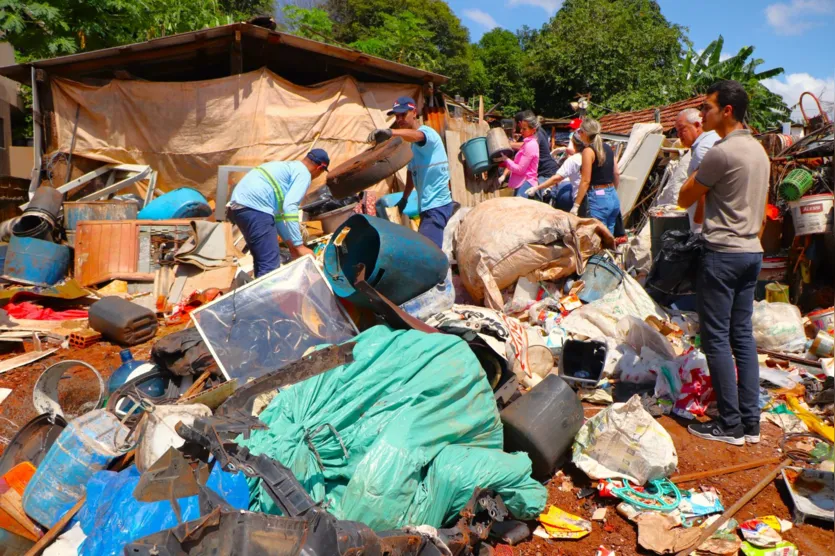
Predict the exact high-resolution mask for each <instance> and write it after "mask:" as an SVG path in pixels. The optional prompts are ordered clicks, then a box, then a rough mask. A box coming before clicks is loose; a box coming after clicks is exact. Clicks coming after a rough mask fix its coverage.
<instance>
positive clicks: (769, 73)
mask: <svg viewBox="0 0 835 556" xmlns="http://www.w3.org/2000/svg"><path fill="white" fill-rule="evenodd" d="M783 73H785V70H784V69H783V68H774V69H770V70H765V71H762V72H760V73H755V74H754V75H753V76H752V77H753V78H754V79H756V80H757V81H762V80H763V79H771V78H772V77H777V76H778V75H782V74H783Z"/></svg>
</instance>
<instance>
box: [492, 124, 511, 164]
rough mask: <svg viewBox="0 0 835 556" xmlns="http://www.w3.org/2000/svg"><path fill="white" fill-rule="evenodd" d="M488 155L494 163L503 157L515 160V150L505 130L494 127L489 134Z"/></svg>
mask: <svg viewBox="0 0 835 556" xmlns="http://www.w3.org/2000/svg"><path fill="white" fill-rule="evenodd" d="M487 155H488V156H489V157H490V160H491V161H492V162H498V161H499V159H500V158H501V157H502V155H505V156H506V157H508V158H513V149H511V148H510V140H509V139H508V138H507V133H505V131H504V129H502V128H500V127H494V128H493V129H491V130H490V131H488V132H487Z"/></svg>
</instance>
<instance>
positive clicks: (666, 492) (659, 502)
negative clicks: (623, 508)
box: [612, 478, 681, 512]
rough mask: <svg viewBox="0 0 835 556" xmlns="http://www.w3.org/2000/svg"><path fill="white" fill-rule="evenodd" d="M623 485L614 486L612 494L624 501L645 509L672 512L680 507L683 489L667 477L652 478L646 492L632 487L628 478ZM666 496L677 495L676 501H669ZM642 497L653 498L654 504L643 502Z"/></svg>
mask: <svg viewBox="0 0 835 556" xmlns="http://www.w3.org/2000/svg"><path fill="white" fill-rule="evenodd" d="M623 485H624V486H623V488H613V489H612V494H614V495H615V496H617V497H618V498H620V499H621V500H623V501H624V502H629V503H630V504H632V505H634V506H637V507H639V508H643V509H645V510H655V511H657V512H671V511H673V510H675V509H676V508H678V505H679V504H680V503H681V491H679V490H678V487H676V485H674V484H673V483H672V482H671V481H670V480H669V479H666V478H664V479H653V480H651V481H650V482H649V485H647V490H646V491H645V492H638V491H637V490H635V489H634V488H632V485H630V484H629V481H628V480H626V479H624V480H623ZM666 496H673V497H675V502H667V501H666V500H665V499H664V498H665V497H666ZM633 497H634V498H633ZM640 498H643V499H645V500H651V501H653V502H654V504H650V503H647V502H642V501H641V500H639V499H640Z"/></svg>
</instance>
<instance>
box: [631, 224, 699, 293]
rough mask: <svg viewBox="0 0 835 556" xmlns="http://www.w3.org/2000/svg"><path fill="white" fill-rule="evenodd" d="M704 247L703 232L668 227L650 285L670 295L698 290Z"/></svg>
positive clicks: (655, 261)
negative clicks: (697, 283)
mask: <svg viewBox="0 0 835 556" xmlns="http://www.w3.org/2000/svg"><path fill="white" fill-rule="evenodd" d="M703 249H704V238H703V237H702V235H701V234H694V233H692V232H690V231H683V230H667V231H666V232H664V234H663V235H662V236H661V250H660V251H659V252H658V254H657V255H656V256H655V260H654V261H652V269H651V270H650V271H649V276H648V277H647V281H646V285H645V286H646V288H647V289H652V290H656V291H658V292H661V293H665V294H668V295H688V294H693V293H696V276H698V271H699V265H700V264H701V259H702V250H703Z"/></svg>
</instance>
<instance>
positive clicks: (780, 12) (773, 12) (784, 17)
mask: <svg viewBox="0 0 835 556" xmlns="http://www.w3.org/2000/svg"><path fill="white" fill-rule="evenodd" d="M826 15H835V0H790V1H789V2H778V3H775V4H769V5H768V6H766V8H765V18H766V20H767V21H768V24H769V25H771V27H772V28H773V29H774V32H775V33H777V34H778V35H785V36H791V35H800V34H801V33H804V32H805V31H808V30H809V29H812V28H814V27H820V26H822V25H825V24H827V23H828V22H829V23H831V18H826V17H821V16H826Z"/></svg>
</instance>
